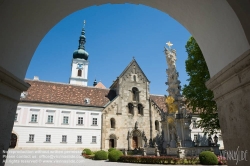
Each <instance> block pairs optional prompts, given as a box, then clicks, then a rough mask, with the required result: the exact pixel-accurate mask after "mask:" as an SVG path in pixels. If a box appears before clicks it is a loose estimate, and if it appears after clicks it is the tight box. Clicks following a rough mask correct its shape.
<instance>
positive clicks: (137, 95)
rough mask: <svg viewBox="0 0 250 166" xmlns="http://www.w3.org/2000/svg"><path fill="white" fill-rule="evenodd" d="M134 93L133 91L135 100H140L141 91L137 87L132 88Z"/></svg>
mask: <svg viewBox="0 0 250 166" xmlns="http://www.w3.org/2000/svg"><path fill="white" fill-rule="evenodd" d="M132 93H133V101H137V102H138V101H139V91H138V89H137V88H135V87H134V88H132Z"/></svg>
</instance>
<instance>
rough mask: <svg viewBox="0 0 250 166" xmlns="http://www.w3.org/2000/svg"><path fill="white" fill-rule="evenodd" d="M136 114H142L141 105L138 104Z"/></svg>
mask: <svg viewBox="0 0 250 166" xmlns="http://www.w3.org/2000/svg"><path fill="white" fill-rule="evenodd" d="M138 114H140V115H143V106H142V105H141V104H138Z"/></svg>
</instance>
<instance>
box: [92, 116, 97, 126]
mask: <svg viewBox="0 0 250 166" xmlns="http://www.w3.org/2000/svg"><path fill="white" fill-rule="evenodd" d="M92 125H94V126H97V118H93V121H92Z"/></svg>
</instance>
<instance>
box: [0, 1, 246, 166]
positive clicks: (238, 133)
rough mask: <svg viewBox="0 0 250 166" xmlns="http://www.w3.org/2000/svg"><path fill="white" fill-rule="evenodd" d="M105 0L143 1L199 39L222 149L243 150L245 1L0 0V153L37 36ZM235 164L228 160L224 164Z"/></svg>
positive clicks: (6, 140) (7, 142) (137, 2)
mask: <svg viewBox="0 0 250 166" xmlns="http://www.w3.org/2000/svg"><path fill="white" fill-rule="evenodd" d="M105 3H113V4H115V3H119V4H122V3H132V4H143V5H147V6H150V7H153V8H156V9H158V10H160V11H162V12H165V13H166V14H169V15H170V16H171V17H173V18H174V19H176V20H177V21H178V22H180V23H181V24H182V25H183V26H184V27H185V28H187V30H188V31H189V32H190V33H191V34H192V35H193V36H194V37H195V39H196V40H197V42H198V43H199V46H200V47H201V50H202V52H203V55H204V57H205V60H206V62H207V65H208V68H209V72H210V75H211V79H210V80H209V81H208V82H207V87H208V88H210V89H212V90H213V91H214V95H215V100H216V102H217V104H218V111H219V118H220V123H221V128H222V134H223V140H224V144H225V149H227V150H237V147H239V150H248V151H249V149H250V143H249V139H250V134H249V131H248V128H247V127H248V126H249V125H250V119H249V118H250V115H249V114H250V113H249V112H250V85H249V83H250V78H249V75H250V67H249V66H250V22H249V20H250V2H249V0H241V1H235V0H220V1H218V0H211V1H199V0H193V1H183V0H166V1H161V0H155V1H151V0H143V1H142V0H93V1H82V0H75V1H74V3H72V2H70V1H68V0H60V1H59V0H54V1H50V0H40V1H33V0H25V1H15V0H9V1H4V0H0V24H1V26H0V36H1V38H0V59H1V60H0V108H1V112H0V133H2V134H1V137H0V156H2V154H1V153H2V152H3V150H7V149H8V144H9V139H10V135H11V131H12V127H13V123H14V116H15V112H16V107H17V103H18V102H19V97H20V93H21V92H22V91H25V90H27V88H28V87H29V85H28V84H26V83H24V81H23V79H24V76H25V73H26V71H27V68H28V66H29V63H30V60H31V58H32V56H33V54H34V52H35V50H36V48H37V46H38V44H39V43H40V41H41V40H42V38H43V37H44V36H45V35H46V34H47V32H48V31H49V30H50V29H51V28H52V27H53V26H54V25H55V24H56V23H58V22H59V21H60V20H62V19H63V18H65V17H66V16H67V15H69V14H71V13H73V12H75V11H77V10H80V9H83V8H86V7H89V6H92V5H102V4H105ZM13 13H15V14H13ZM48 18H50V19H48ZM17 27H18V28H17ZM166 28H167V27H166ZM27 36H28V37H27ZM14 48H15V49H14ZM232 131H235V132H232ZM247 157H248V161H241V162H238V164H237V165H249V164H247V162H250V160H249V153H248V154H247ZM1 160H2V159H1ZM0 162H1V163H2V161H0ZM235 162H236V161H229V165H235Z"/></svg>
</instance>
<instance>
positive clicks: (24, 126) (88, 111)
mask: <svg viewBox="0 0 250 166" xmlns="http://www.w3.org/2000/svg"><path fill="white" fill-rule="evenodd" d="M47 110H50V111H52V110H53V111H54V112H47ZM101 110H102V108H86V107H85V108H84V107H76V106H60V105H49V104H48V105H46V104H34V103H20V104H19V105H18V109H17V113H18V116H17V121H15V122H14V127H13V131H15V133H17V134H18V136H19V138H18V147H17V148H85V147H88V148H91V149H100V145H101V144H100V141H101ZM93 113H94V115H93ZM32 114H37V115H38V116H37V123H30V121H31V115H32ZM48 115H53V123H52V124H48V123H47V119H48ZM63 116H68V117H69V124H67V125H66V124H63ZM78 117H83V125H79V124H77V123H78ZM92 118H97V126H93V125H92ZM29 134H34V135H35V140H34V143H28V141H29ZM46 135H51V143H44V142H45V139H46ZM62 135H67V143H66V144H65V143H61V142H62ZM78 135H81V136H82V144H78V143H76V142H77V136H78ZM92 136H96V137H97V138H96V140H97V143H92Z"/></svg>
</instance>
